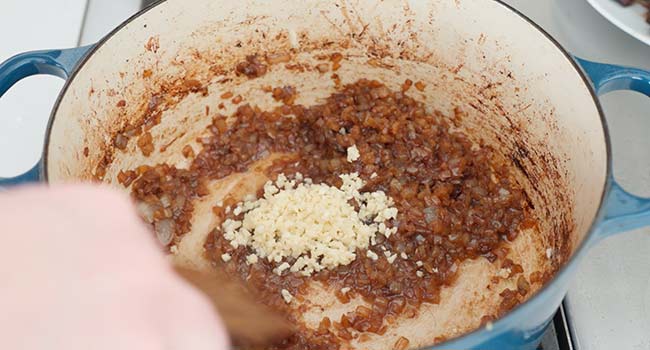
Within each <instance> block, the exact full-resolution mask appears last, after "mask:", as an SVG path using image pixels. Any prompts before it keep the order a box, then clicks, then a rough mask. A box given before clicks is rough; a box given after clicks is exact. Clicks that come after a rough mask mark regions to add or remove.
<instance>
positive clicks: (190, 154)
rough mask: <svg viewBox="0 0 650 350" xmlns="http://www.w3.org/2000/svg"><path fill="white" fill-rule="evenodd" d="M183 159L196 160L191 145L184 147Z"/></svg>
mask: <svg viewBox="0 0 650 350" xmlns="http://www.w3.org/2000/svg"><path fill="white" fill-rule="evenodd" d="M183 157H185V158H194V149H193V148H192V146H190V145H185V147H183Z"/></svg>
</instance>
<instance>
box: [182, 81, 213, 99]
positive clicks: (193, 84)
mask: <svg viewBox="0 0 650 350" xmlns="http://www.w3.org/2000/svg"><path fill="white" fill-rule="evenodd" d="M183 85H184V87H185V89H187V91H189V92H200V93H201V94H202V95H203V96H207V95H208V88H207V87H205V86H203V84H201V82H200V81H198V80H196V79H186V80H185V81H184V82H183Z"/></svg>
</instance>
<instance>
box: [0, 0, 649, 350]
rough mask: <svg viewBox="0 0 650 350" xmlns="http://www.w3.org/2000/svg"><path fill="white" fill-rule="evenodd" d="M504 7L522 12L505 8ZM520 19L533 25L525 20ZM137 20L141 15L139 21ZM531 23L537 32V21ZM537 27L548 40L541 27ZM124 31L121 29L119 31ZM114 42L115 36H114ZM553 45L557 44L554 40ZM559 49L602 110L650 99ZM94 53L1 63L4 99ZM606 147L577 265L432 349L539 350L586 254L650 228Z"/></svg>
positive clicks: (644, 84)
mask: <svg viewBox="0 0 650 350" xmlns="http://www.w3.org/2000/svg"><path fill="white" fill-rule="evenodd" d="M495 1H499V0H495ZM499 2H500V1H499ZM503 6H504V7H506V8H508V9H510V10H511V11H513V12H517V11H516V10H514V9H512V8H510V7H508V6H507V5H505V4H503ZM518 14H519V15H520V16H521V17H523V18H524V19H526V20H528V19H527V18H526V17H525V16H523V15H521V14H520V13H518ZM135 17H137V16H134V17H133V18H135ZM529 22H530V21H529ZM530 23H531V25H533V26H535V27H537V26H536V25H535V24H534V23H533V22H530ZM537 28H538V30H539V31H540V32H542V33H544V34H545V35H547V34H546V33H545V32H544V31H543V30H542V29H541V28H539V27H537ZM119 29H120V27H118V29H116V31H117V30H119ZM547 36H548V35H547ZM108 37H110V34H109V36H108ZM108 37H107V38H108ZM549 38H550V36H549ZM551 40H553V39H552V38H551ZM100 45H101V44H100ZM556 45H557V47H558V49H559V50H561V51H562V52H563V53H565V55H566V56H567V59H569V60H571V61H572V63H574V66H575V67H576V69H577V70H579V71H581V73H582V74H583V77H586V76H588V77H589V80H590V81H591V89H592V95H594V103H595V104H596V105H597V106H598V108H599V110H600V106H599V103H598V100H597V99H596V97H595V96H596V95H600V94H604V93H607V92H609V91H614V90H634V91H637V92H640V93H642V94H645V95H647V96H650V72H647V71H643V70H640V69H634V68H627V67H620V66H615V65H608V64H600V63H595V62H590V61H587V60H583V59H579V58H572V57H571V56H570V55H568V54H567V53H566V51H564V50H563V49H562V48H561V46H560V45H559V44H557V43H556ZM92 49H93V46H86V47H79V48H73V49H66V50H43V51H33V52H27V53H23V54H19V55H16V56H14V57H12V58H10V59H8V60H7V61H5V62H4V63H2V64H0V97H1V96H2V95H3V94H4V93H5V92H6V91H7V90H8V89H9V88H10V87H11V86H13V85H14V84H15V83H16V82H17V81H19V80H20V79H22V78H25V77H28V76H30V75H34V74H49V75H55V76H59V77H61V78H64V79H68V78H69V77H70V76H72V75H73V73H74V71H75V69H76V67H78V66H79V64H80V63H81V62H83V59H84V58H85V57H88V56H90V55H92V51H94V50H92ZM585 80H587V79H586V78H585ZM55 110H56V107H55ZM601 120H602V124H603V129H604V130H605V133H604V134H605V135H606V136H605V137H606V138H608V133H607V126H606V123H605V120H604V117H603V116H602V110H601ZM49 131H50V130H49V128H48V131H47V133H48V134H49ZM606 143H607V145H608V162H609V164H608V174H609V175H608V181H607V184H606V186H605V189H602V190H603V194H604V195H603V200H602V202H601V206H600V209H599V213H598V216H597V218H596V219H595V220H594V224H592V227H591V232H590V233H589V234H588V237H586V238H585V239H584V242H583V243H582V244H581V246H580V247H579V248H578V249H577V251H576V253H575V254H574V256H573V257H572V258H571V260H570V261H569V262H568V263H567V264H566V265H565V266H564V267H563V268H562V269H561V270H560V271H559V272H558V273H557V274H556V276H555V277H554V278H553V280H552V281H551V282H550V283H548V284H547V285H546V286H545V287H544V288H542V289H541V290H540V291H539V292H538V293H537V294H536V295H535V296H533V297H532V298H530V300H528V301H527V302H526V303H524V304H522V305H519V306H518V307H516V308H515V309H514V310H512V311H511V312H510V313H509V314H507V315H506V316H505V317H503V318H501V319H499V320H497V321H496V322H494V323H493V324H491V327H489V328H490V329H489V330H488V329H487V328H481V329H479V330H476V331H474V332H472V333H469V334H466V335H464V336H462V337H459V338H457V339H452V340H450V341H448V342H445V343H443V344H440V345H438V346H435V347H429V348H426V349H428V350H438V349H455V350H458V349H477V350H478V349H480V350H506V349H517V350H529V349H530V350H533V349H536V348H537V346H538V344H539V343H540V340H541V337H542V335H543V333H544V332H545V330H546V329H547V327H548V325H549V324H550V322H551V320H552V317H553V315H554V313H555V312H556V309H557V307H558V306H559V305H560V303H561V302H562V299H563V298H564V296H565V294H566V292H567V289H568V286H569V282H570V281H571V279H572V276H573V274H574V273H575V270H576V267H577V264H578V262H579V261H580V260H581V259H582V257H583V256H584V255H585V253H586V250H587V247H589V246H591V245H593V244H595V243H597V242H598V241H599V240H601V239H603V238H605V237H607V236H610V235H613V234H615V233H618V232H623V231H626V230H630V229H634V228H638V227H641V226H647V225H650V200H648V199H645V198H641V197H638V196H635V195H632V194H630V193H628V192H626V191H625V190H623V189H622V188H621V187H620V186H619V185H618V184H617V183H616V182H615V180H614V179H613V177H612V175H611V174H612V169H611V157H610V155H611V152H610V149H609V140H608V139H607V140H606ZM45 147H47V145H45ZM42 163H43V161H42V160H41V161H39V162H38V164H36V165H35V166H34V167H33V168H32V169H30V170H29V171H27V172H26V173H24V174H21V175H19V176H16V177H12V178H0V189H1V188H2V187H9V186H13V185H17V184H21V183H27V182H37V181H42V180H45V181H46V180H47V179H44V178H43V171H42Z"/></svg>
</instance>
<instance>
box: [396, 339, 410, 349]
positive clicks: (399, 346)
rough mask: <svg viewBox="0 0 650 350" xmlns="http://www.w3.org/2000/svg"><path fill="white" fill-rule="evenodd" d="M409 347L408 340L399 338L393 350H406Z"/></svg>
mask: <svg viewBox="0 0 650 350" xmlns="http://www.w3.org/2000/svg"><path fill="white" fill-rule="evenodd" d="M408 346H409V340H408V339H407V338H404V337H399V339H397V341H396V342H395V344H394V345H393V349H394V350H406V349H407V348H408Z"/></svg>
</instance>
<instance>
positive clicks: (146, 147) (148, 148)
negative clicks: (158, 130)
mask: <svg viewBox="0 0 650 350" xmlns="http://www.w3.org/2000/svg"><path fill="white" fill-rule="evenodd" d="M138 147H140V151H142V154H143V155H144V156H146V157H148V156H149V155H150V154H151V153H153V150H154V145H153V137H152V136H151V133H150V132H148V131H147V132H145V133H144V134H142V135H141V136H140V137H139V138H138Z"/></svg>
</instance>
